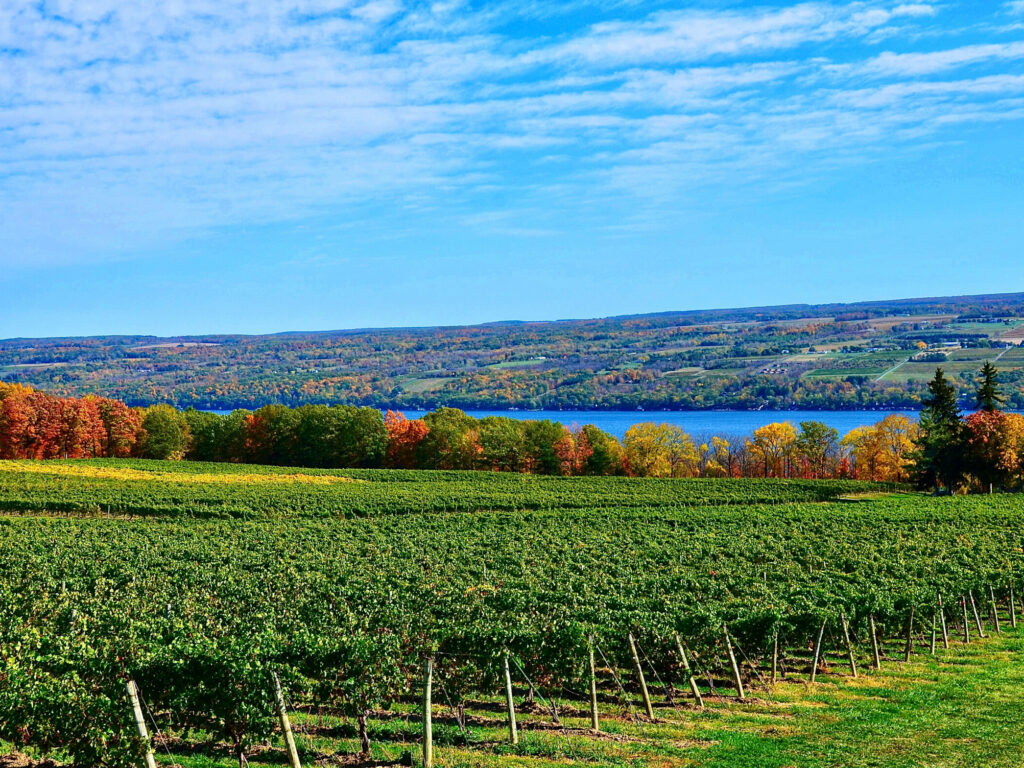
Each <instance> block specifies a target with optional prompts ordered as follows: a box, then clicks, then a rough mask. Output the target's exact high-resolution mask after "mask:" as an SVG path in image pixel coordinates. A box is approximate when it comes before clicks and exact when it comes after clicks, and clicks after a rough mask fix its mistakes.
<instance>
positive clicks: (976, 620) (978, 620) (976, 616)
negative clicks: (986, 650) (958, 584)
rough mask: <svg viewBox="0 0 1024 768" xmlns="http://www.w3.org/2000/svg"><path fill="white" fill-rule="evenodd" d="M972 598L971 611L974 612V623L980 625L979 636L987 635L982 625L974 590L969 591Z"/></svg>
mask: <svg viewBox="0 0 1024 768" xmlns="http://www.w3.org/2000/svg"><path fill="white" fill-rule="evenodd" d="M967 594H968V596H969V597H970V598H971V612H972V613H973V614H974V623H975V625H976V626H977V627H978V637H986V635H985V629H984V627H982V626H981V614H980V613H978V604H977V603H976V602H974V592H968V593H967Z"/></svg>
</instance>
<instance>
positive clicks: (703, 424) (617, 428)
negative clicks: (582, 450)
mask: <svg viewBox="0 0 1024 768" xmlns="http://www.w3.org/2000/svg"><path fill="white" fill-rule="evenodd" d="M212 412H213V413H220V414H225V413H230V411H218V410H214V411H212ZM402 412H403V413H404V414H405V415H406V418H410V419H418V418H419V417H420V416H422V415H423V414H425V413H427V412H426V411H412V410H406V411H402ZM466 413H468V414H469V415H470V416H474V417H476V418H478V419H482V418H483V417H484V416H507V417H509V418H512V419H520V420H528V419H551V420H552V421H558V422H561V423H562V424H565V425H566V426H567V427H572V426H573V425H579V426H582V425H583V424H593V425H594V426H595V427H600V428H601V429H603V430H604V431H605V432H609V433H610V434H613V435H615V436H616V437H619V438H621V437H622V436H623V435H625V434H626V430H627V429H629V428H630V427H631V426H633V425H634V424H639V423H641V422H645V421H653V422H656V423H659V424H661V423H667V424H674V425H676V426H677V427H682V428H683V429H685V430H686V431H687V432H689V433H690V434H691V435H695V436H698V437H701V436H705V435H723V436H726V435H749V434H750V433H751V432H753V431H754V430H755V429H757V428H758V427H763V426H764V425H765V424H771V423H772V422H773V421H791V422H793V424H794V425H798V424H799V423H800V422H801V421H821V422H824V423H825V424H828V425H829V426H830V427H835V428H836V429H837V430H839V434H840V435H845V434H846V433H847V432H849V431H850V430H851V429H854V428H855V427H863V426H866V425H868V424H875V423H877V422H879V421H881V420H882V419H883V418H885V417H886V416H887V415H888V414H890V413H893V411H466ZM899 413H905V414H906V415H908V416H910V417H911V418H913V419H916V418H917V413H915V412H913V411H899Z"/></svg>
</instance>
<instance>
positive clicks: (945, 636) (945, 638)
mask: <svg viewBox="0 0 1024 768" xmlns="http://www.w3.org/2000/svg"><path fill="white" fill-rule="evenodd" d="M939 624H940V625H941V626H942V645H943V647H944V648H945V649H946V650H947V651H948V650H949V628H948V627H947V626H946V609H945V608H943V607H942V595H941V594H940V595H939Z"/></svg>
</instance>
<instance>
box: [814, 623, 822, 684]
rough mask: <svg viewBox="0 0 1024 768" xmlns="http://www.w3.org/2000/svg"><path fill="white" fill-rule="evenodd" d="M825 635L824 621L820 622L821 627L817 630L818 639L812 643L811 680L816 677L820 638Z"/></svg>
mask: <svg viewBox="0 0 1024 768" xmlns="http://www.w3.org/2000/svg"><path fill="white" fill-rule="evenodd" d="M823 637H825V621H823V622H821V629H819V630H818V639H817V640H816V641H815V643H814V661H813V662H811V682H812V683H813V682H814V681H815V680H816V679H817V677H818V662H819V660H820V659H821V640H822V638H823Z"/></svg>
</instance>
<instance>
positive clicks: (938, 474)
mask: <svg viewBox="0 0 1024 768" xmlns="http://www.w3.org/2000/svg"><path fill="white" fill-rule="evenodd" d="M921 404H922V405H923V406H924V407H923V408H922V410H921V419H920V422H919V423H920V427H921V432H920V437H919V438H918V440H917V451H916V453H915V464H916V471H917V480H918V483H919V484H920V485H921V486H932V487H933V488H935V490H936V491H937V490H939V489H940V488H945V489H946V491H947V493H948V492H951V491H952V490H953V487H954V486H955V485H956V483H957V482H958V481H959V480H960V477H961V476H962V475H963V471H964V451H965V445H964V428H963V421H962V420H961V418H960V408H959V406H958V405H957V400H956V389H955V388H954V386H953V385H952V384H951V383H950V382H949V381H948V380H947V379H946V375H945V374H944V373H943V371H942V369H941V368H936V369H935V377H934V378H933V379H932V380H931V381H930V382H928V395H927V396H926V397H924V398H923V399H922V401H921Z"/></svg>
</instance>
